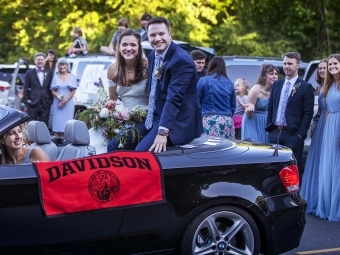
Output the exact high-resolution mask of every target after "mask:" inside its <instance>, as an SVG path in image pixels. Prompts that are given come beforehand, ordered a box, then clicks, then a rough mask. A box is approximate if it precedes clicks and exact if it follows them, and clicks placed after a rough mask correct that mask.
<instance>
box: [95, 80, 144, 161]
mask: <svg viewBox="0 0 340 255" xmlns="http://www.w3.org/2000/svg"><path fill="white" fill-rule="evenodd" d="M146 82H147V80H143V81H141V82H140V83H137V84H134V85H132V86H130V87H125V86H121V85H117V84H115V83H111V84H110V86H117V95H118V96H119V97H120V98H121V99H122V102H123V105H124V107H125V108H128V109H129V110H131V109H132V108H133V107H135V106H137V105H139V106H140V107H141V108H143V109H147V107H148V105H149V96H148V94H147V93H146ZM103 131H104V129H102V128H99V129H98V131H95V130H94V129H93V128H91V129H90V130H89V134H90V145H92V146H94V147H95V148H96V154H97V155H98V154H102V153H106V152H107V142H108V141H106V139H105V138H104V137H103V136H102V134H103Z"/></svg>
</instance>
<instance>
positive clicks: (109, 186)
mask: <svg viewBox="0 0 340 255" xmlns="http://www.w3.org/2000/svg"><path fill="white" fill-rule="evenodd" d="M119 189H120V182H119V179H118V177H117V176H116V175H115V174H113V173H112V172H110V171H107V170H99V171H97V172H95V173H94V174H92V175H91V177H90V180H89V192H90V194H91V196H92V198H93V199H94V200H96V201H97V202H98V203H107V202H109V201H111V200H112V199H114V198H115V197H116V196H117V195H118V192H119Z"/></svg>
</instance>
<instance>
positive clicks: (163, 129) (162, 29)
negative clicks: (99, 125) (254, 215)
mask: <svg viewBox="0 0 340 255" xmlns="http://www.w3.org/2000/svg"><path fill="white" fill-rule="evenodd" d="M141 25H142V29H141V30H139V31H134V30H131V29H129V28H128V23H127V20H126V19H121V20H119V22H118V29H119V31H117V32H116V33H115V34H114V36H113V37H112V40H111V42H110V45H109V47H104V46H103V47H102V48H101V50H102V52H104V53H106V54H109V55H115V57H116V61H115V63H113V64H112V65H111V66H110V67H109V68H108V72H107V76H108V79H109V80H111V81H112V83H111V85H110V87H109V88H108V94H109V98H110V99H111V100H117V99H118V98H120V99H121V100H122V101H123V104H124V105H125V106H127V107H128V108H133V107H134V106H137V105H139V106H141V107H144V108H145V109H147V117H146V120H145V122H143V123H136V128H137V129H138V131H139V132H140V134H141V135H142V137H143V139H142V140H141V141H139V142H138V141H136V140H134V139H132V137H131V136H130V137H129V138H128V140H127V143H126V144H125V147H124V149H126V150H137V151H148V150H149V151H154V152H155V153H160V152H162V151H166V148H167V147H169V146H177V145H184V144H187V143H190V142H191V141H193V140H194V139H195V138H198V137H200V136H201V135H206V136H211V137H217V138H228V139H231V140H234V139H235V136H236V138H237V139H240V138H241V139H242V140H250V141H254V142H259V143H271V144H280V145H284V146H287V147H289V148H290V149H291V150H292V151H293V154H294V156H295V159H296V161H297V166H298V170H299V174H300V180H302V187H301V193H302V195H303V196H304V197H305V198H306V200H307V202H308V208H307V213H312V214H316V215H317V216H319V217H321V218H325V219H328V220H335V221H340V207H339V203H340V192H339V191H340V184H339V182H338V181H337V178H336V177H337V173H338V172H339V167H340V164H339V163H340V162H338V161H339V160H338V154H337V153H338V152H339V142H340V135H339V134H338V133H339V132H337V128H338V126H339V124H340V117H339V116H340V115H339V112H340V93H339V86H340V85H339V84H340V62H339V61H340V55H338V54H332V55H331V56H329V57H328V58H327V59H325V60H323V61H321V62H320V63H319V67H318V73H317V82H318V84H319V85H318V87H317V89H316V91H317V93H318V94H319V110H318V113H317V115H315V116H314V117H313V108H314V92H313V88H312V86H311V84H308V83H307V82H305V81H304V80H302V79H300V78H299V76H298V69H299V65H300V61H301V58H300V55H299V54H298V53H296V52H288V53H285V54H284V55H283V71H284V73H285V77H284V78H282V79H280V80H279V79H278V75H279V70H278V68H277V67H275V66H273V65H271V64H263V65H262V67H261V70H260V73H259V76H258V81H257V83H256V84H254V85H253V86H251V89H250V90H249V84H248V82H247V81H246V80H244V79H242V78H239V79H237V80H236V81H235V83H233V82H232V81H231V80H230V79H229V78H228V75H227V67H226V65H225V61H224V59H223V58H221V57H219V56H215V57H214V58H212V59H211V61H210V63H209V64H208V67H207V69H204V66H205V63H206V56H205V54H204V53H203V52H202V51H200V50H195V51H193V52H191V54H190V55H189V54H187V53H186V52H185V51H184V50H183V49H182V48H180V47H179V46H178V45H176V44H175V43H174V42H172V36H171V30H170V22H169V21H168V20H167V19H166V18H163V17H154V18H152V17H151V16H150V15H148V14H145V15H143V17H142V19H141ZM74 38H75V42H74V47H73V48H71V49H70V51H69V52H68V54H75V53H76V54H79V53H81V54H86V51H87V42H86V41H85V40H84V39H83V38H82V32H81V30H79V28H76V29H75V30H74ZM143 40H148V41H149V42H150V45H151V47H152V48H153V49H154V51H153V52H151V54H150V55H149V56H148V58H145V55H144V53H143V49H142V45H141V42H142V41H143ZM34 61H35V64H36V69H33V70H30V71H28V72H27V74H26V78H25V86H24V96H23V102H24V103H25V104H26V105H27V110H28V114H29V115H30V116H31V118H32V120H40V121H43V122H45V123H46V125H48V117H49V112H50V108H51V105H52V110H53V112H54V114H53V121H52V131H53V132H54V133H55V134H56V136H57V137H58V138H61V139H62V137H63V130H64V127H65V124H66V121H67V120H69V119H72V118H73V115H74V105H73V100H72V97H73V96H74V93H75V91H76V89H77V86H78V84H77V80H76V78H75V77H74V76H73V75H72V74H71V73H70V66H69V63H68V61H67V59H65V58H61V59H59V60H57V56H56V54H55V52H54V51H53V50H50V51H48V52H47V56H45V54H43V53H37V54H36V55H35V57H34ZM54 70H56V72H55V73H54ZM312 119H313V122H312V143H311V146H310V151H309V153H308V157H307V162H306V166H305V171H304V174H303V173H302V163H301V160H302V152H303V147H304V140H305V139H306V137H307V131H308V130H309V128H310V124H311V121H312ZM183 134H185V135H183ZM93 135H101V134H99V133H98V134H93ZM23 136H24V135H23V127H22V126H21V125H20V126H18V127H16V128H14V129H12V130H11V131H9V132H8V133H7V134H6V135H5V136H3V137H1V138H0V140H1V145H0V146H1V147H0V148H1V151H2V152H3V153H2V160H1V163H2V164H4V163H6V164H11V163H23V162H33V161H39V160H43V161H47V160H48V157H47V155H45V153H44V152H42V151H41V150H39V149H33V150H32V149H30V148H28V147H27V148H26V147H24V146H22V144H23V142H22V141H23ZM120 149H121V146H119V143H118V142H117V139H116V138H113V139H112V140H111V141H109V142H108V145H107V148H106V151H108V152H110V151H117V150H120ZM302 174H303V177H302Z"/></svg>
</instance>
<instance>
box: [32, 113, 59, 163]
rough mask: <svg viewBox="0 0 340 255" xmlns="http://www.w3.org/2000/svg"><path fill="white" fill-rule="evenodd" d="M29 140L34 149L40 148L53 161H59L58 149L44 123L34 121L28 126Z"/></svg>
mask: <svg viewBox="0 0 340 255" xmlns="http://www.w3.org/2000/svg"><path fill="white" fill-rule="evenodd" d="M27 132H28V135H29V139H30V141H31V142H32V144H31V146H32V147H39V148H40V149H42V150H43V151H44V152H45V153H46V154H47V155H48V156H49V158H50V160H51V161H54V160H56V159H57V153H58V149H57V146H56V145H55V144H54V143H53V142H52V140H51V135H50V132H49V131H48V128H47V126H46V124H45V123H44V122H41V121H35V120H32V121H30V122H29V123H28V125H27Z"/></svg>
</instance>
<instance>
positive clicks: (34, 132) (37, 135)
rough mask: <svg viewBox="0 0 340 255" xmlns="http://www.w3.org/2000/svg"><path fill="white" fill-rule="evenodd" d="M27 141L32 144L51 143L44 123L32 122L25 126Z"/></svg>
mask: <svg viewBox="0 0 340 255" xmlns="http://www.w3.org/2000/svg"><path fill="white" fill-rule="evenodd" d="M27 132H28V135H29V139H30V141H31V142H33V143H38V144H46V143H50V142H51V135H50V131H48V128H47V126H46V124H45V123H44V122H41V121H36V120H32V121H30V122H29V123H28V125H27Z"/></svg>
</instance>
